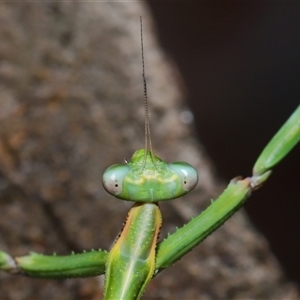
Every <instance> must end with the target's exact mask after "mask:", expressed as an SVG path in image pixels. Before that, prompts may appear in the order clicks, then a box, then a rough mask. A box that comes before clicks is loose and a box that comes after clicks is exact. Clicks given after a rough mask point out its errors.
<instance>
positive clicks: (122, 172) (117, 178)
mask: <svg viewBox="0 0 300 300" xmlns="http://www.w3.org/2000/svg"><path fill="white" fill-rule="evenodd" d="M129 170H130V167H129V166H127V165H112V166H111V167H109V168H107V169H106V170H105V172H104V174H103V178H102V183H103V187H104V188H105V190H106V191H107V192H108V193H109V194H111V195H113V196H117V195H119V194H120V193H122V191H123V180H124V178H125V176H126V175H127V173H128V172H129Z"/></svg>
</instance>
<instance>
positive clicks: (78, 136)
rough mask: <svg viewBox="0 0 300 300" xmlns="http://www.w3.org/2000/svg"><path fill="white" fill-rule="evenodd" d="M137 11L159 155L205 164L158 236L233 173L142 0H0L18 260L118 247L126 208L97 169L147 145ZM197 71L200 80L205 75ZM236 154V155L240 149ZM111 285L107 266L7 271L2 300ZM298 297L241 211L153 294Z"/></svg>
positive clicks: (4, 242)
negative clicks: (219, 171)
mask: <svg viewBox="0 0 300 300" xmlns="http://www.w3.org/2000/svg"><path fill="white" fill-rule="evenodd" d="M140 15H142V16H143V20H144V49H145V64H146V76H147V83H148V93H149V94H148V96H149V101H150V114H151V124H152V127H151V129H152V135H153V144H154V149H155V153H156V154H157V155H158V156H160V157H162V158H163V159H166V160H169V161H174V160H186V161H188V162H189V163H191V164H193V165H195V166H196V168H197V169H198V171H199V185H198V187H197V189H196V191H195V192H194V193H192V194H191V195H189V196H187V197H184V198H183V199H179V200H176V201H171V202H168V203H163V204H162V205H161V209H162V213H163V216H164V226H163V230H162V233H161V238H163V237H164V236H165V235H166V232H168V231H174V230H175V226H180V225H182V224H183V223H185V222H187V221H188V220H189V218H190V216H192V215H196V214H198V213H199V212H200V211H201V210H203V209H204V208H205V207H207V205H209V203H210V199H211V198H216V197H217V195H218V194H220V192H221V191H222V190H223V189H224V187H225V185H226V183H225V181H224V182H223V181H221V180H220V179H218V178H216V176H215V170H216V168H215V167H213V164H212V162H211V161H210V159H209V156H208V154H206V152H205V151H204V148H203V147H202V146H201V145H200V143H199V141H198V140H197V138H196V134H195V126H194V124H193V123H192V120H191V114H190V110H189V108H188V106H187V103H186V102H185V100H186V99H187V98H188V96H187V89H186V86H187V85H186V83H185V82H184V80H183V79H182V77H181V75H180V73H179V71H178V69H177V66H176V65H175V63H174V61H172V60H171V59H170V58H169V56H168V55H166V54H165V52H164V51H163V50H162V48H161V46H160V45H159V43H158V40H157V37H156V33H157V30H155V28H156V29H157V27H156V25H155V23H154V20H153V18H152V16H151V14H150V10H149V7H148V6H147V4H146V3H145V2H132V3H129V2H124V3H122V2H106V3H104V2H103V3H95V2H87V3H83V2H82V3H80V2H75V1H74V2H39V3H29V2H28V3H25V2H24V3H21V2H20V3H9V2H6V3H1V4H0V176H1V177H0V212H1V218H0V248H1V249H2V250H4V251H7V252H9V253H11V254H12V255H13V256H21V255H25V254H27V253H28V252H29V251H35V252H40V253H44V254H51V253H53V252H56V253H57V254H68V253H70V252H71V251H72V250H74V251H75V252H81V251H83V250H89V249H92V248H94V249H96V248H104V249H109V247H110V246H111V244H112V243H113V241H114V239H115V237H116V235H117V234H118V232H119V230H120V228H121V226H122V223H123V221H124V220H125V217H126V214H127V211H128V210H129V208H130V206H131V204H130V203H127V202H124V201H120V200H117V199H115V198H113V197H111V196H109V195H107V194H106V192H105V191H104V190H103V188H102V184H101V177H102V173H103V171H104V170H105V169H106V168H107V167H108V166H109V165H111V164H113V163H121V162H122V161H123V159H124V158H127V159H129V158H130V156H131V155H132V153H133V152H134V151H135V150H136V149H138V148H142V147H143V141H144V125H143V122H144V120H143V114H144V113H143V85H142V77H141V70H142V68H141V53H140V25H139V16H140ZM169 17H170V18H172V16H169ZM199 18H200V16H199ZM179 27H180V24H178V28H179ZM194 32H196V30H194ZM173 34H174V35H176V30H175V31H174V33H173ZM224 57H226V55H225V53H224ZM211 74H213V73H211ZM249 74H252V76H254V73H252V72H251V70H249ZM198 75H199V80H198V81H199V82H201V80H202V79H203V77H204V73H203V74H201V75H202V76H200V74H198ZM198 75H197V76H198ZM235 84H236V86H238V83H235ZM213 91H214V90H213ZM199 101H200V99H199ZM205 101H206V99H203V102H205ZM207 101H211V100H207ZM201 102H202V100H201ZM224 106H227V104H226V102H225V104H224ZM224 111H225V109H224ZM197 114H198V112H196V111H195V115H197ZM212 115H213V114H212ZM286 117H287V116H285V118H286ZM211 119H213V116H211ZM215 122H216V124H217V122H218V117H217V118H216V121H215ZM266 123H267V122H266ZM231 133H232V132H229V133H226V136H227V135H228V134H229V137H230V134H231ZM256 135H257V136H259V131H256ZM200 136H201V134H200ZM243 137H244V135H243V136H241V138H240V139H242V138H243ZM246 142H247V139H246ZM265 142H267V141H265ZM223 147H224V149H225V148H226V145H223ZM236 148H238V144H237V146H236ZM261 148H262V147H261ZM261 148H260V149H261ZM238 152H239V151H238V150H237V151H236V153H234V157H236V156H238V154H239V153H238ZM208 153H209V152H208ZM256 154H258V153H255V155H256ZM254 159H255V158H254ZM254 159H253V160H252V161H254ZM234 163H236V164H237V166H238V165H239V160H238V158H237V160H235V159H234V160H233V161H232V163H231V165H233V164H234ZM239 173H240V171H237V174H234V175H233V176H235V175H238V174H239ZM248 174H249V173H247V174H245V175H248ZM280 188H281V186H276V189H277V190H280ZM269 189H270V188H269ZM258 193H259V192H258ZM287 201H288V200H287ZM269 214H271V212H270V213H269ZM102 292H103V276H100V277H96V278H88V279H72V280H65V281H55V280H40V279H32V278H22V277H17V276H12V275H8V274H4V273H1V274H0V299H1V300H2V299H9V300H10V299H13V300H14V299H18V300H20V299H101V297H102ZM298 296H299V295H298V291H297V287H296V285H295V284H293V283H292V282H289V281H288V279H287V277H286V275H285V274H284V272H283V269H282V268H281V266H280V264H279V263H278V261H277V260H276V259H275V257H274V255H273V254H272V253H271V251H270V247H269V244H268V243H267V241H266V240H265V239H264V238H263V237H262V236H261V235H260V234H259V233H258V232H257V231H256V230H255V229H253V227H252V225H251V224H250V222H249V221H248V219H247V217H246V216H245V214H244V213H243V212H239V213H237V214H236V215H235V216H234V217H233V218H231V220H229V222H227V223H226V224H225V225H224V226H222V228H221V229H219V230H218V231H217V232H216V233H215V234H213V235H211V236H210V237H209V238H208V239H207V240H206V241H204V242H203V243H202V244H201V245H200V246H198V247H197V248H196V249H195V250H194V251H192V252H190V253H189V254H188V255H187V256H186V257H185V258H184V259H182V260H181V261H180V262H178V263H176V264H175V266H173V267H171V268H170V269H168V270H166V271H164V272H162V273H161V274H160V275H158V276H157V277H156V278H155V279H154V280H153V281H152V282H151V284H150V285H149V288H148V289H147V291H146V293H145V295H144V298H145V299H148V298H149V299H174V298H180V299H249V298H256V299H258V298H260V299H296V298H298Z"/></svg>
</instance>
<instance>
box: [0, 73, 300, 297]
mask: <svg viewBox="0 0 300 300" xmlns="http://www.w3.org/2000/svg"><path fill="white" fill-rule="evenodd" d="M143 76H144V72H143ZM145 100H146V98H145ZM145 120H146V147H145V148H146V149H145V150H143V149H142V150H138V151H136V152H135V154H134V155H133V157H132V159H131V161H130V162H128V163H126V164H125V165H114V166H112V167H110V168H108V169H107V170H106V172H105V173H104V176H103V184H104V187H105V189H106V190H107V191H108V192H109V193H111V194H112V195H114V196H116V197H117V198H120V199H123V200H127V201H133V202H137V203H135V204H134V205H133V207H132V208H131V210H130V211H129V214H128V217H127V220H126V222H125V225H124V227H123V230H122V232H121V234H120V236H119V237H118V239H117V241H116V243H115V244H114V246H113V247H112V249H111V250H110V252H107V251H102V250H98V251H91V252H84V253H80V254H72V255H69V256H56V255H54V256H44V255H40V254H36V253H30V254H29V255H27V256H23V257H17V258H12V257H11V256H10V255H8V254H7V253H5V252H2V251H0V269H1V270H3V271H6V272H10V273H12V274H23V275H26V276H31V277H38V278H52V279H62V278H74V277H88V276H96V275H100V274H105V275H106V280H105V294H104V298H105V299H139V298H140V297H141V295H142V293H143V292H144V290H145V288H146V286H147V284H148V282H149V281H150V280H151V278H152V277H153V276H155V275H156V274H157V273H159V272H160V271H162V270H164V269H166V268H168V267H170V266H171V265H173V264H174V263H175V262H176V261H177V260H179V259H180V258H181V257H182V256H184V255H185V254H186V253H187V252H189V251H190V250H191V249H193V248H194V247H195V246H197V245H198V244H199V243H200V242H201V241H203V240H204V239H205V238H206V237H207V236H208V235H209V234H211V233H212V232H213V231H215V230H216V229H217V228H218V227H220V226H221V225H222V224H223V223H224V222H225V221H226V220H227V219H229V218H230V216H231V215H232V214H234V213H235V212H236V211H237V210H238V209H239V208H240V207H241V206H242V205H243V203H244V201H245V200H246V199H247V197H248V196H249V195H250V194H251V192H252V191H253V190H254V189H257V188H258V187H260V186H261V185H262V184H263V183H264V181H266V180H267V178H268V177H269V175H270V174H271V170H272V168H273V167H274V166H275V165H276V164H277V163H278V162H279V161H280V160H281V159H283V158H284V157H285V155H287V153H288V152H289V151H290V150H291V149H292V148H293V147H294V146H295V145H296V144H297V143H298V142H299V140H300V106H299V107H298V108H297V109H296V111H295V112H294V113H293V115H292V116H291V117H290V118H289V120H288V121H287V122H286V123H285V124H284V125H283V126H282V128H281V129H280V130H279V131H278V133H277V134H276V135H275V136H274V137H273V139H272V140H271V141H270V143H269V144H268V145H267V147H266V148H265V149H264V151H263V152H262V154H261V155H260V157H259V158H258V160H257V162H256V163H255V166H254V169H253V176H252V177H248V178H246V179H239V178H236V179H234V180H232V181H231V182H230V184H229V186H228V187H227V189H226V190H225V191H224V192H223V194H222V195H221V196H220V197H219V198H218V199H216V200H215V201H213V202H212V203H211V205H210V206H209V207H208V208H207V209H206V210H205V211H204V212H202V213H201V214H200V215H198V216H196V217H194V218H193V219H192V220H191V221H190V222H189V223H187V224H186V225H184V226H183V227H182V228H179V229H178V230H177V231H176V232H175V233H173V234H171V235H169V236H168V237H167V238H166V239H165V240H163V241H162V242H160V243H158V242H157V240H158V234H159V229H160V227H161V223H162V218H161V213H160V210H159V207H158V203H157V202H158V201H164V200H171V199H174V198H177V197H180V196H182V195H184V194H186V193H187V192H189V191H190V190H192V189H193V188H194V187H195V186H196V184H197V181H198V176H197V172H196V170H195V169H194V168H193V167H192V166H190V165H189V164H187V163H182V162H178V163H172V164H168V163H166V162H164V161H162V160H161V159H159V158H158V157H156V156H155V155H154V154H153V152H152V149H151V140H150V128H149V117H148V114H147V106H146V118H145ZM147 142H148V143H147ZM148 144H150V149H148V147H147V145H148Z"/></svg>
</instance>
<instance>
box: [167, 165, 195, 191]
mask: <svg viewBox="0 0 300 300" xmlns="http://www.w3.org/2000/svg"><path fill="white" fill-rule="evenodd" d="M168 167H169V168H170V169H171V170H173V171H174V172H175V173H176V174H177V175H178V176H179V177H180V178H181V182H182V188H183V190H185V191H186V192H189V191H191V190H192V189H194V188H195V186H196V185H197V183H198V173H197V171H196V170H195V169H194V168H193V167H192V166H191V165H190V164H188V163H186V162H181V161H179V162H174V163H172V164H169V165H168Z"/></svg>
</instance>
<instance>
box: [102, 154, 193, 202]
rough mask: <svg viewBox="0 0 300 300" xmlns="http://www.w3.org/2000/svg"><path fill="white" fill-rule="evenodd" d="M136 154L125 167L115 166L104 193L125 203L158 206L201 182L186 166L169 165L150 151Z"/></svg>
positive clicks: (106, 179) (105, 179)
mask: <svg viewBox="0 0 300 300" xmlns="http://www.w3.org/2000/svg"><path fill="white" fill-rule="evenodd" d="M145 151H146V150H144V149H140V150H137V151H136V152H135V153H134V154H133V156H132V158H131V160H130V161H129V162H128V163H126V164H123V165H119V164H118V165H112V166H111V167H109V168H108V169H107V170H106V171H105V172H104V174H103V186H104V188H105V190H106V191H107V192H108V193H109V194H111V195H113V196H115V197H117V198H119V199H123V200H128V201H134V202H158V201H165V200H172V199H175V198H178V197H181V196H183V195H185V194H186V193H188V192H189V191H191V190H193V189H194V188H195V186H196V185H197V182H198V174H197V171H196V170H195V169H194V168H193V167H192V166H191V165H190V164H188V163H186V162H174V163H166V162H165V161H163V160H161V159H160V158H158V157H157V156H155V155H153V154H152V153H151V151H147V152H146V153H145Z"/></svg>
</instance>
